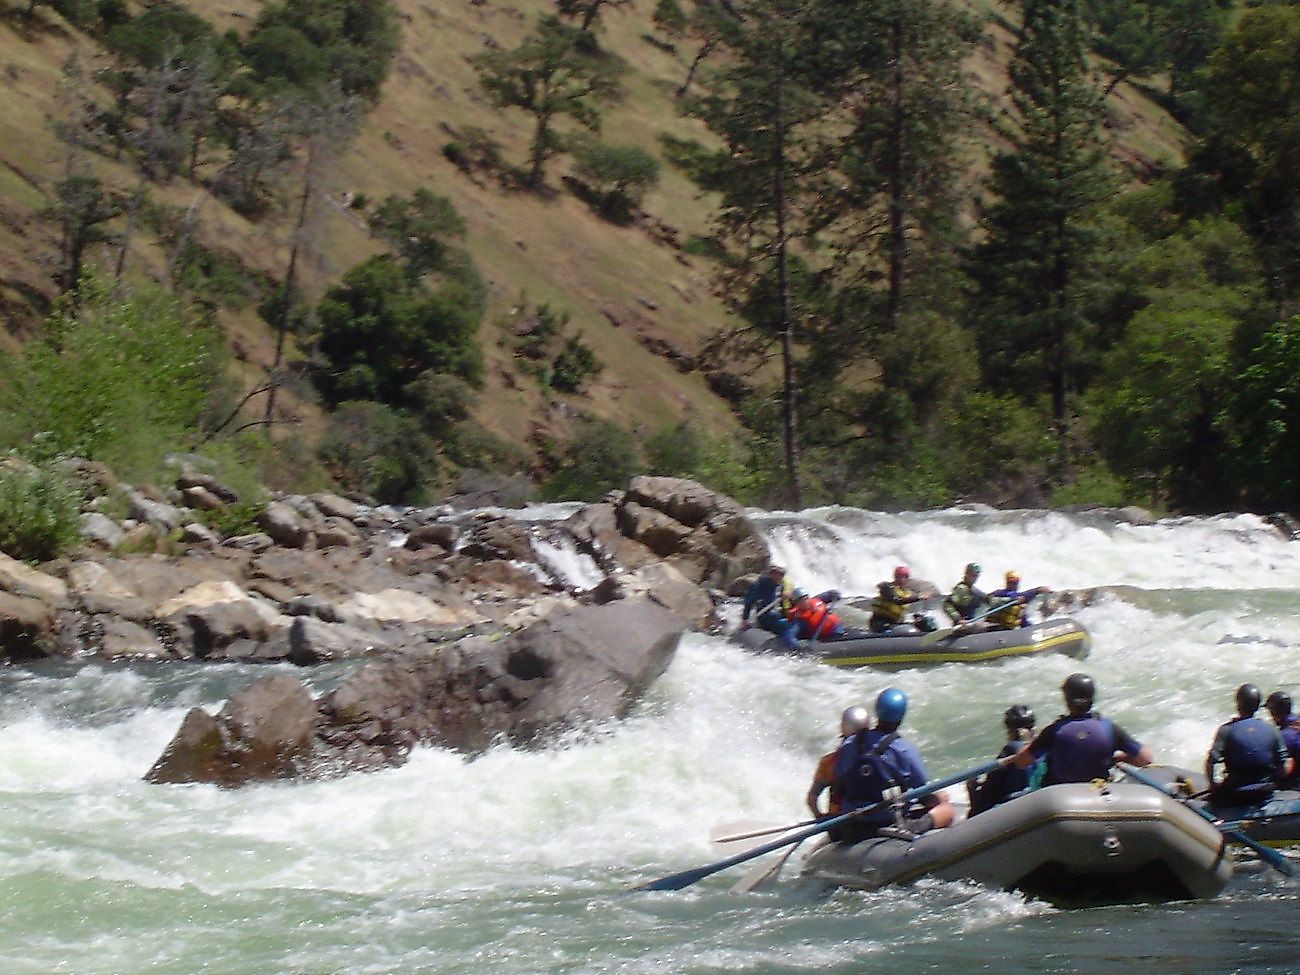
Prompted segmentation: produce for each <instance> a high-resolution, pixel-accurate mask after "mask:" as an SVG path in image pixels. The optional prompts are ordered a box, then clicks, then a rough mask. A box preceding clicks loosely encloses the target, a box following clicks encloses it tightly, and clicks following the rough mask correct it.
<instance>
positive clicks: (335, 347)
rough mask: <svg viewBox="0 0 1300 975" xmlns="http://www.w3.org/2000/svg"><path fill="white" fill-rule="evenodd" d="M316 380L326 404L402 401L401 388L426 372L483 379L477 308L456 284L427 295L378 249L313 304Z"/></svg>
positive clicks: (396, 403)
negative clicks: (318, 360) (320, 365)
mask: <svg viewBox="0 0 1300 975" xmlns="http://www.w3.org/2000/svg"><path fill="white" fill-rule="evenodd" d="M316 315H317V318H318V319H319V320H320V337H319V339H318V342H317V350H318V351H319V352H320V354H321V356H322V357H323V359H324V361H325V363H326V364H327V368H326V369H324V370H322V371H321V372H320V374H319V375H318V384H319V387H320V390H321V393H322V394H323V395H324V397H325V399H326V400H327V401H329V402H331V403H342V402H345V401H349V400H369V399H373V400H379V401H381V402H384V403H389V404H392V405H395V406H404V405H405V401H404V399H403V396H404V393H403V390H404V389H405V387H407V386H408V385H409V384H410V383H412V382H414V381H415V380H416V379H418V378H419V377H420V376H421V375H422V374H423V373H425V372H427V371H433V372H442V373H450V374H453V375H457V376H460V377H461V378H462V379H465V380H466V381H468V382H470V383H477V382H479V381H480V379H481V376H482V370H483V363H482V350H481V349H480V347H479V344H478V341H477V339H476V335H475V333H476V332H477V330H478V323H479V315H480V310H479V309H478V308H477V307H473V306H472V305H468V304H467V303H466V302H465V301H464V300H461V299H460V298H459V297H458V293H457V292H455V291H454V289H445V288H444V289H442V290H440V291H438V292H436V293H435V292H430V291H429V290H428V289H427V288H425V287H424V286H423V285H421V284H420V283H419V282H417V281H412V280H411V278H410V277H409V276H408V275H407V273H406V271H405V269H404V268H403V267H402V265H401V264H400V263H399V262H398V261H397V259H396V258H394V257H392V256H391V255H388V254H381V255H379V256H376V257H372V258H370V259H369V260H367V261H363V262H362V263H361V264H358V265H357V266H356V267H354V268H352V269H351V270H350V271H348V273H347V274H345V275H344V276H343V280H342V281H341V282H340V283H339V284H337V285H335V286H334V287H333V288H331V289H330V290H329V291H328V292H327V293H326V295H325V297H324V298H323V299H322V300H321V302H320V304H319V305H318V306H317V308H316Z"/></svg>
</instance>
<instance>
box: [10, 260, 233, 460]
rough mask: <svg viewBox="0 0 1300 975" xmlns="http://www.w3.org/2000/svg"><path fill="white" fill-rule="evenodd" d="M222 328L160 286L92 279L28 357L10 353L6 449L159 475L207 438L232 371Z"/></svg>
mask: <svg viewBox="0 0 1300 975" xmlns="http://www.w3.org/2000/svg"><path fill="white" fill-rule="evenodd" d="M220 348H221V347H220V345H219V341H218V336H217V335H216V333H215V332H214V330H213V329H212V328H211V327H209V326H207V325H205V324H204V323H202V322H199V321H196V320H195V319H194V317H193V316H192V315H191V314H190V313H189V312H188V311H187V310H186V309H185V308H184V307H183V306H182V305H181V304H180V303H179V302H178V301H177V300H176V299H175V298H173V297H171V296H169V295H167V294H165V293H164V292H162V291H161V290H159V289H157V288H147V289H143V290H141V291H139V292H136V293H131V292H125V291H124V292H121V293H114V292H113V291H112V290H110V288H109V287H108V286H107V285H106V284H105V283H103V282H99V281H96V280H93V279H84V280H83V282H82V284H81V286H80V287H79V288H78V289H77V290H76V292H75V293H74V294H72V295H71V296H68V298H67V299H66V300H64V301H62V302H61V303H60V304H59V305H58V306H57V307H56V310H55V311H54V312H53V313H52V314H51V315H50V316H49V318H48V319H46V321H45V325H44V331H43V334H42V335H41V337H40V338H39V339H38V340H35V341H33V342H31V343H29V344H28V346H27V347H26V348H25V349H24V355H23V356H22V357H14V358H10V359H7V360H0V449H11V450H15V451H16V452H18V453H19V454H20V455H21V456H23V457H26V458H28V459H29V460H33V461H36V462H43V461H50V460H53V459H55V458H56V457H60V456H76V457H85V458H87V459H90V460H97V461H102V462H103V463H105V464H107V465H108V466H109V467H110V468H112V469H113V470H114V471H115V472H116V473H117V474H118V476H119V477H122V478H124V479H126V480H132V481H152V480H156V479H157V475H159V474H160V473H161V472H162V469H163V467H162V465H163V458H164V457H165V455H166V454H168V453H170V452H172V451H175V450H176V449H177V448H178V447H184V446H187V445H189V444H191V443H193V442H195V441H197V440H198V439H199V434H198V431H199V425H200V422H201V419H202V417H203V415H204V411H205V409H206V408H207V406H208V403H209V396H210V394H211V392H212V391H213V389H214V388H215V387H216V386H217V384H218V380H219V378H220V376H221V373H222V362H223V359H222V355H221V351H220Z"/></svg>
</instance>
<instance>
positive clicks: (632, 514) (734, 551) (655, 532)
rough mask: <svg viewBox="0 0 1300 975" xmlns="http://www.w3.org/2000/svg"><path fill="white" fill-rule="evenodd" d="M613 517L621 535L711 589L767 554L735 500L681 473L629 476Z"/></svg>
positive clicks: (755, 567)
mask: <svg viewBox="0 0 1300 975" xmlns="http://www.w3.org/2000/svg"><path fill="white" fill-rule="evenodd" d="M616 521H617V524H618V526H619V528H620V530H621V531H622V533H623V534H624V535H626V536H628V537H629V538H633V539H635V540H636V541H638V542H641V543H642V544H644V545H645V546H647V547H648V548H650V549H651V550H652V551H654V552H655V553H656V554H657V555H659V556H661V557H663V558H665V559H667V560H668V561H669V562H671V563H672V564H673V565H674V567H675V568H676V569H677V570H678V571H679V572H681V573H682V574H683V575H684V576H686V577H687V578H688V579H690V580H691V581H693V582H697V583H699V584H700V585H703V586H706V587H709V588H713V589H721V590H726V589H728V588H729V587H730V586H731V584H732V583H733V582H734V581H735V580H736V579H737V578H739V577H740V576H743V575H745V574H747V573H750V572H758V571H761V570H762V568H763V567H764V566H765V565H766V564H767V563H768V561H769V559H770V555H769V552H768V547H767V542H766V541H765V540H764V538H763V535H762V533H761V532H760V531H759V530H758V528H757V526H756V525H754V523H753V522H752V521H750V519H749V517H748V516H747V515H746V514H745V509H744V508H743V507H741V505H740V504H739V503H738V502H737V501H735V500H733V499H732V498H729V497H727V496H726V495H725V494H719V493H718V492H716V491H711V490H710V489H708V488H706V487H705V486H704V485H702V484H699V483H698V482H696V481H691V480H687V479H685V478H678V477H649V476H638V477H634V478H632V481H631V483H630V484H629V485H628V489H627V490H626V491H624V492H623V495H622V497H621V498H620V499H619V501H618V502H617V514H616Z"/></svg>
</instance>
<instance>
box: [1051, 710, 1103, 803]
mask: <svg viewBox="0 0 1300 975" xmlns="http://www.w3.org/2000/svg"><path fill="white" fill-rule="evenodd" d="M1115 746H1116V741H1115V725H1114V724H1113V723H1112V722H1111V721H1109V720H1108V719H1106V718H1103V717H1102V716H1101V715H1099V714H1096V713H1094V712H1091V711H1090V712H1088V713H1087V714H1085V715H1083V716H1082V717H1078V718H1075V717H1065V718H1062V719H1060V720H1059V721H1058V722H1057V726H1056V735H1055V737H1054V738H1053V739H1052V747H1051V749H1050V750H1049V751H1048V753H1047V774H1046V775H1045V776H1044V777H1043V784H1044V785H1055V784H1057V783H1058V782H1091V781H1092V780H1093V779H1104V778H1106V777H1107V776H1108V775H1109V774H1110V764H1111V757H1112V756H1113V755H1114V754H1115Z"/></svg>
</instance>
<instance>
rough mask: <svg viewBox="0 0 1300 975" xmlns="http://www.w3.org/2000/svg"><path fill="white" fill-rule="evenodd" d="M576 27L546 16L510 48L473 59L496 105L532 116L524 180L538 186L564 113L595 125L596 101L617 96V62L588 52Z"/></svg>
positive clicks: (557, 146)
mask: <svg viewBox="0 0 1300 975" xmlns="http://www.w3.org/2000/svg"><path fill="white" fill-rule="evenodd" d="M582 37H583V35H582V32H581V31H580V30H579V29H578V28H576V27H570V26H568V25H567V24H562V23H560V21H559V20H557V19H556V18H554V17H545V18H543V19H542V21H541V23H540V24H538V27H537V30H536V31H535V32H534V33H532V34H530V35H529V36H528V37H526V38H524V40H523V43H522V44H520V45H519V47H517V48H515V49H514V50H511V51H486V52H484V53H483V54H480V55H478V56H477V57H475V59H474V67H475V70H476V71H477V72H478V75H479V83H480V84H482V86H483V90H484V91H486V92H487V94H488V97H489V98H491V99H492V102H493V103H494V104H495V105H496V106H497V107H499V108H519V109H523V110H524V111H525V112H527V113H528V114H530V115H531V116H532V117H533V138H532V143H531V145H530V146H529V150H528V172H527V175H526V176H525V182H526V183H527V184H528V186H530V187H532V188H533V189H538V188H540V187H541V186H542V184H543V182H544V181H545V178H546V174H545V167H546V162H547V160H549V159H551V158H552V157H553V156H555V155H556V153H558V152H559V151H560V150H561V149H562V148H563V147H564V145H565V139H564V137H563V134H562V133H560V132H558V131H557V130H556V128H555V123H556V121H558V120H559V119H560V118H563V117H566V116H567V117H568V118H570V119H572V120H573V121H574V122H576V123H577V124H579V125H581V126H583V127H584V128H587V129H592V130H595V129H598V128H599V127H600V113H599V110H598V108H597V105H598V103H600V102H611V101H615V100H617V99H618V98H620V97H621V95H622V89H621V88H620V86H619V82H618V78H619V75H620V74H621V71H622V65H621V62H619V61H618V60H616V59H615V58H612V57H611V56H609V55H607V54H604V53H602V52H600V51H593V50H591V49H590V48H589V46H588V45H586V44H585V43H584V42H583V40H582Z"/></svg>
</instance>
